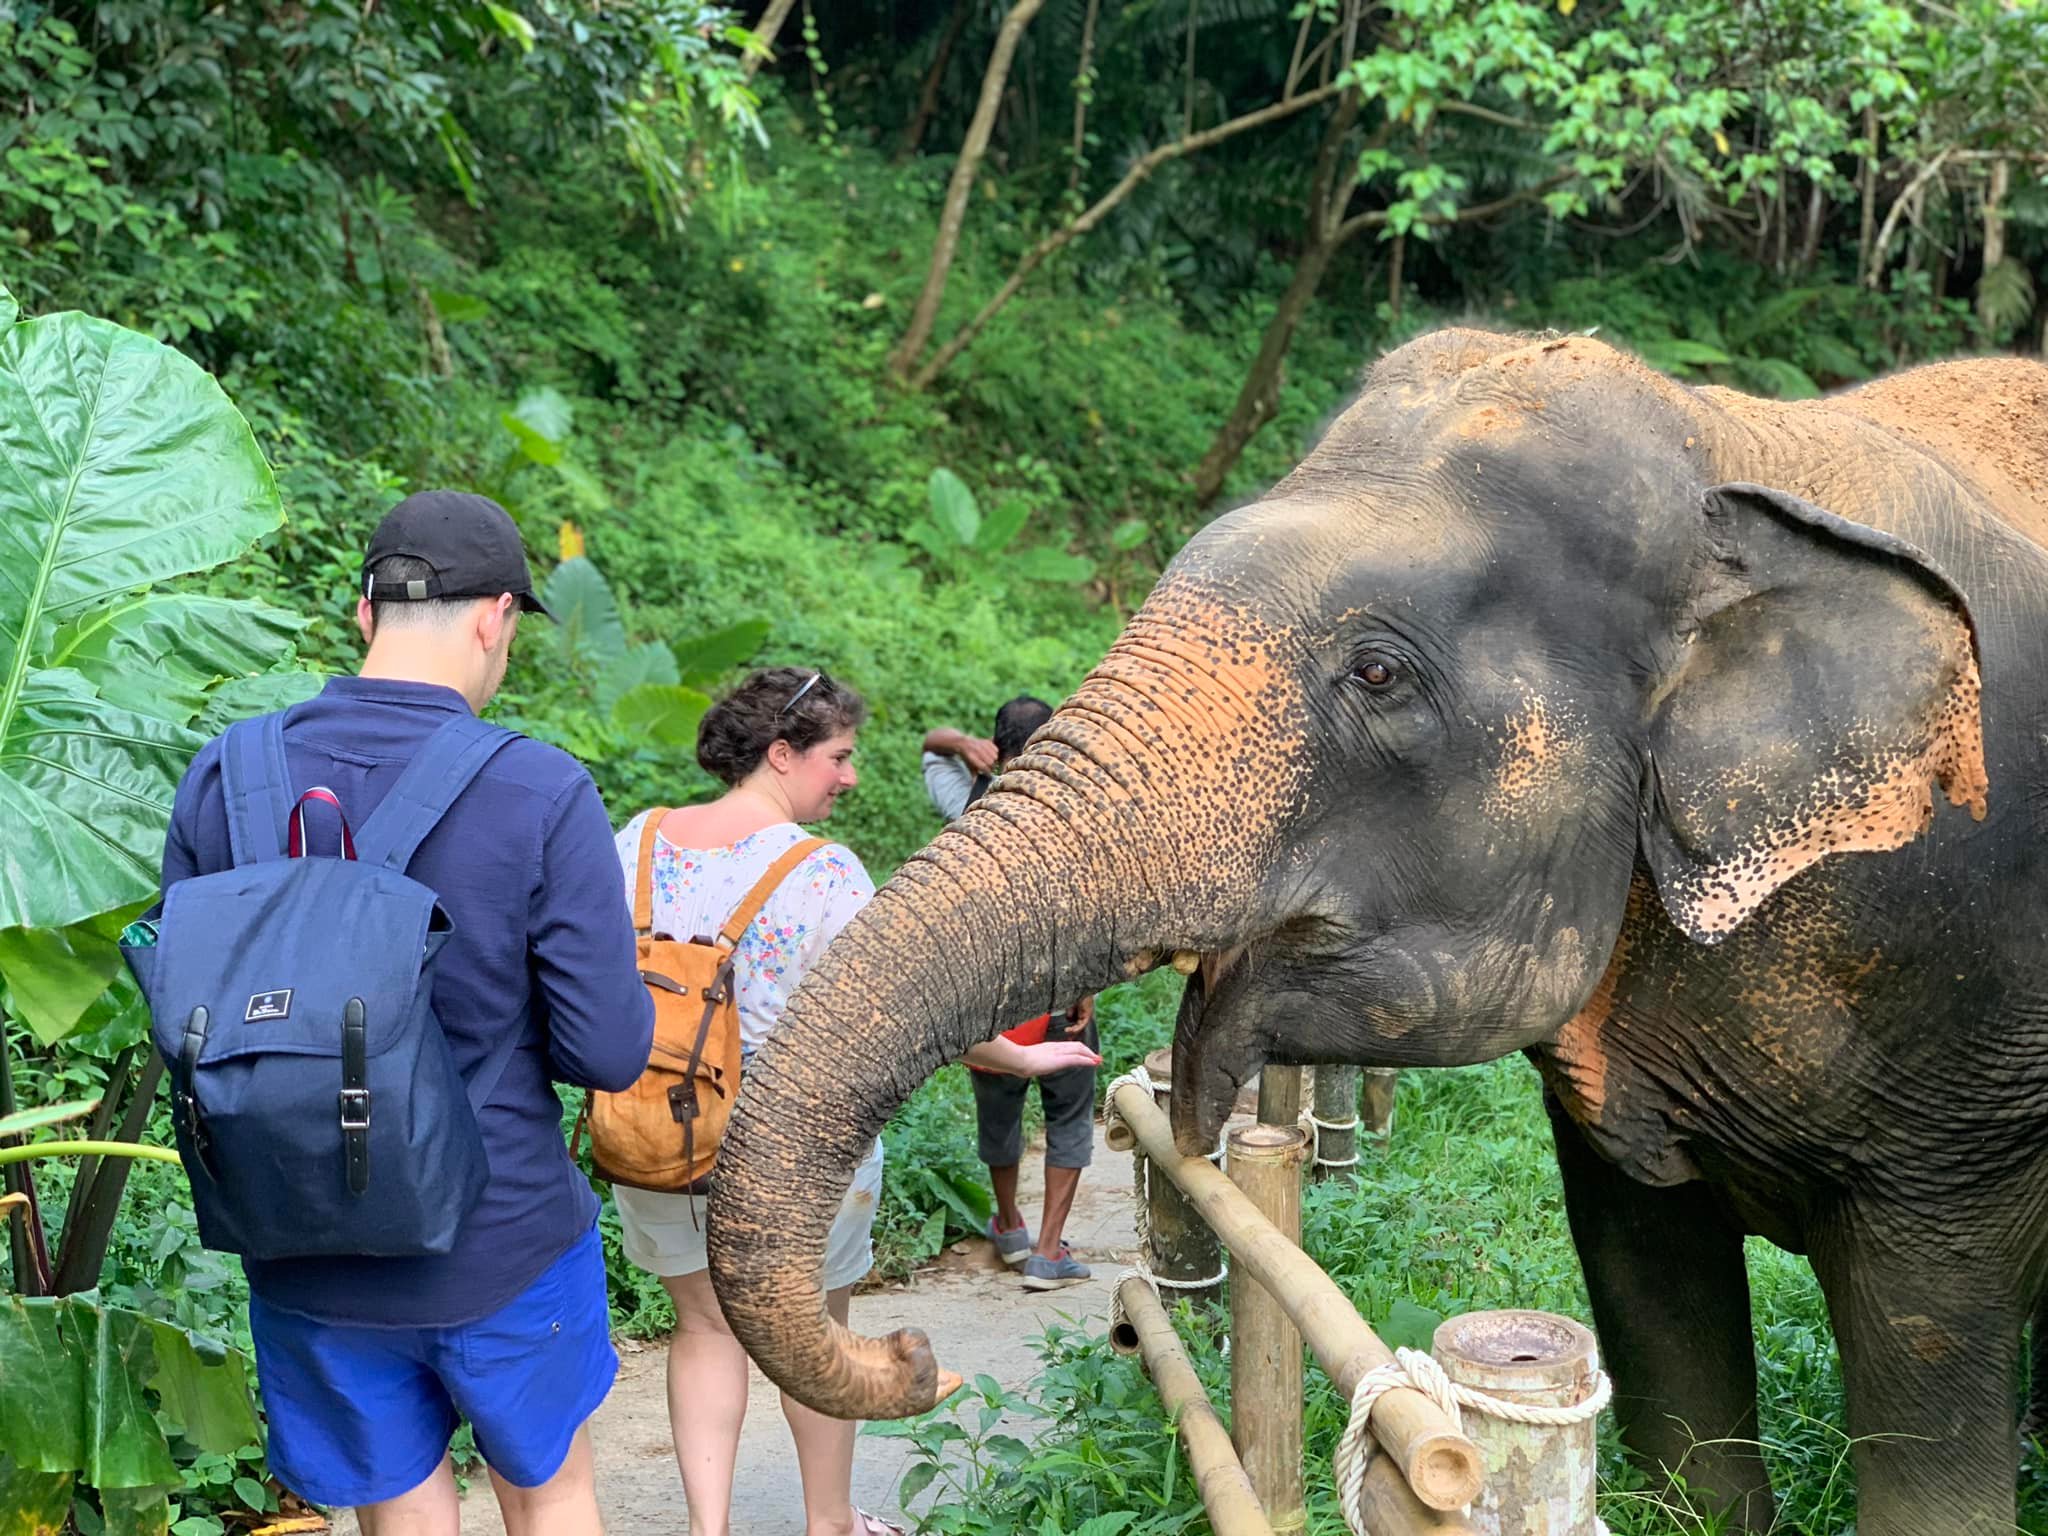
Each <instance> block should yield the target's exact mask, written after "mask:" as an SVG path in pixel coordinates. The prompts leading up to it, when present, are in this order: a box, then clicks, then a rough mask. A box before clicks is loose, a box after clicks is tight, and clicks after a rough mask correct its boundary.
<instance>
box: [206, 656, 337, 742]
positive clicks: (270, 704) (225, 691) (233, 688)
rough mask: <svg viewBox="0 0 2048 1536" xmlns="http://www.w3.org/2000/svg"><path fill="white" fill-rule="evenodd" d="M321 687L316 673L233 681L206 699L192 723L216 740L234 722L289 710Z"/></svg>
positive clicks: (320, 679)
mask: <svg viewBox="0 0 2048 1536" xmlns="http://www.w3.org/2000/svg"><path fill="white" fill-rule="evenodd" d="M324 683H325V679H323V678H322V677H321V676H320V674H319V673H317V672H265V673H263V674H262V675H261V676H259V677H237V678H233V679H231V680H230V681H228V682H225V683H222V684H221V685H220V686H219V687H218V688H216V689H214V690H213V691H212V692H211V693H209V694H208V695H207V696H206V708H205V709H204V710H202V711H200V715H199V719H198V721H197V722H196V723H197V725H198V727H199V734H200V735H202V736H218V735H219V734H220V733H221V732H222V731H224V730H226V729H227V728H228V727H229V726H231V725H233V724H234V723H235V722H236V721H237V720H246V719H248V718H249V717H250V716H251V715H267V714H270V713H272V712H273V711H276V710H280V709H290V708H291V707H292V705H294V704H297V703H300V702H301V701H303V700H305V699H310V698H311V697H313V695H314V694H316V693H318V692H319V691H320V689H321V687H322V686H323V685H324Z"/></svg>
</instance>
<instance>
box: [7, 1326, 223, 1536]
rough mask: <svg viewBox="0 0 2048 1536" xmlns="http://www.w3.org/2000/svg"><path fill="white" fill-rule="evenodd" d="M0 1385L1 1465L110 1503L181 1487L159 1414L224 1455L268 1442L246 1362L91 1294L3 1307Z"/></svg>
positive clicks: (193, 1439) (196, 1441) (202, 1445)
mask: <svg viewBox="0 0 2048 1536" xmlns="http://www.w3.org/2000/svg"><path fill="white" fill-rule="evenodd" d="M0 1376H4V1377H5V1379H6V1381H7V1385H8V1390H7V1391H6V1392H4V1393H0V1456H9V1457H12V1458H13V1460H14V1463H15V1465H16V1466H17V1467H20V1468H23V1469H25V1470H27V1471H31V1472H46V1473H63V1472H79V1473H82V1474H83V1475H84V1481H85V1482H87V1483H89V1484H91V1485H92V1486H94V1487H96V1488H98V1489H100V1490H101V1492H102V1494H103V1495H104V1494H106V1493H107V1492H108V1491H110V1490H114V1489H137V1490H145V1489H156V1490H161V1489H162V1488H164V1487H166V1486H173V1487H174V1486H176V1485H177V1482H178V1469H177V1465H176V1463H175V1462H173V1461H172V1459H171V1453H170V1446H169V1444H168V1443H167V1442H166V1441H165V1439H164V1431H163V1428H162V1427H161V1426H160V1425H159V1424H158V1422H157V1417H158V1413H159V1412H161V1413H162V1415H163V1417H164V1418H165V1419H166V1420H168V1421H169V1422H170V1423H171V1424H172V1425H173V1426H174V1427H175V1428H176V1429H177V1430H178V1432H179V1433H180V1434H182V1435H183V1436H184V1437H185V1438H186V1439H187V1440H189V1441H191V1442H192V1443H193V1444H194V1445H197V1446H199V1447H200V1448H201V1449H203V1450H210V1451H214V1452H217V1453H219V1454H222V1455H227V1454H230V1453H232V1452H233V1451H234V1450H235V1449H236V1448H237V1447H239V1446H243V1445H246V1444H248V1443H249V1442H250V1441H251V1440H254V1439H256V1438H258V1431H257V1425H256V1417H255V1411H254V1409H253V1407H252V1405H251V1403H250V1399H249V1383H248V1363H247V1362H246V1361H245V1360H244V1359H243V1357H242V1356H241V1355H239V1354H236V1353H235V1352H233V1351H232V1350H228V1349H224V1348H222V1347H221V1346H219V1345H216V1344H213V1343H211V1342H210V1341H207V1340H203V1339H195V1338H194V1337H193V1336H192V1335H190V1334H188V1333H186V1332H185V1331H184V1330H183V1329H179V1328H175V1327H173V1326H171V1325H170V1324H168V1323H163V1322H159V1321H157V1320H156V1319H154V1318H149V1317H144V1316H143V1315H142V1314H141V1313H139V1312H130V1311H126V1310H124V1309H121V1308H116V1307H103V1306H100V1305H99V1304H98V1298H97V1297H96V1296H94V1295H93V1294H92V1293H91V1292H82V1293H80V1294H78V1295H75V1296H63V1297H57V1298H52V1299H43V1298H38V1299H34V1300H30V1299H27V1298H24V1297H20V1296H4V1297H0ZM152 1396H153V1397H154V1401H152ZM146 1502H147V1501H146V1500H145V1503H146ZM158 1502H161V1493H160V1491H159V1494H158ZM108 1515H109V1529H110V1530H111V1529H112V1515H113V1511H112V1509H111V1508H110V1509H109V1510H108ZM141 1518H142V1525H141V1526H139V1527H137V1528H148V1520H149V1515H148V1513H147V1511H146V1510H143V1511H141ZM159 1528H160V1527H159Z"/></svg>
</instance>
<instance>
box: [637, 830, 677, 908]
mask: <svg viewBox="0 0 2048 1536" xmlns="http://www.w3.org/2000/svg"><path fill="white" fill-rule="evenodd" d="M672 809H673V807H672V806H666V805H657V806H655V807H654V808H653V809H652V810H650V811H649V812H648V813H647V821H646V823H645V824H644V825H643V826H642V827H641V828H640V862H639V863H638V864H637V865H635V866H634V874H633V931H634V932H635V933H646V932H648V931H649V930H650V929H652V928H653V927H654V840H655V839H656V838H657V837H659V836H660V835H661V819H662V817H664V816H666V815H667V814H668V813H669V812H670V810H672Z"/></svg>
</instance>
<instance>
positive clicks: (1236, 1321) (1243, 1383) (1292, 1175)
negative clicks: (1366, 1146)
mask: <svg viewBox="0 0 2048 1536" xmlns="http://www.w3.org/2000/svg"><path fill="white" fill-rule="evenodd" d="M1299 1081H1300V1079H1299V1076H1298V1075H1297V1077H1296V1083H1297V1086H1298V1085H1299ZM1260 1097H1261V1098H1262V1099H1263V1098H1264V1094H1263V1092H1262V1093H1261V1095H1260ZM1261 1107H1262V1108H1263V1105H1262V1106H1261ZM1307 1155H1308V1136H1307V1134H1306V1133H1305V1132H1303V1130H1302V1129H1301V1127H1300V1126H1298V1125H1292V1124H1289V1125H1247V1126H1243V1127H1241V1128H1239V1129H1238V1130H1235V1131H1232V1132H1231V1133H1230V1182H1231V1183H1233V1184H1235V1185H1236V1186H1237V1187H1238V1188H1239V1189H1240V1190H1242V1191H1243V1192H1244V1196H1245V1198H1246V1199H1247V1200H1249V1201H1250V1202H1251V1204H1252V1206H1253V1208H1254V1209H1256V1210H1257V1211H1258V1213H1259V1214H1260V1215H1261V1216H1263V1217H1265V1218H1266V1220H1267V1221H1269V1222H1271V1223H1272V1224H1273V1225H1274V1226H1275V1227H1276V1228H1278V1229H1279V1233H1280V1236H1282V1237H1284V1238H1285V1239H1287V1241H1288V1242H1290V1243H1295V1244H1299V1243H1300V1241H1301V1165H1302V1162H1303V1160H1304V1159H1305V1158H1306V1157H1307ZM1302 1377H1303V1367H1302V1358H1301V1332H1300V1330H1299V1329H1297V1328H1296V1327H1295V1326H1294V1324H1293V1323H1292V1322H1291V1321H1289V1319H1288V1316H1287V1308H1286V1306H1285V1305H1284V1304H1283V1303H1282V1301H1281V1299H1280V1298H1279V1297H1278V1296H1276V1295H1275V1294H1274V1293H1273V1292H1271V1291H1269V1290H1268V1289H1267V1288H1266V1287H1265V1286H1263V1285H1261V1284H1259V1282H1258V1281H1256V1280H1254V1279H1252V1278H1250V1277H1249V1276H1247V1275H1245V1274H1242V1273H1240V1274H1239V1275H1238V1276H1237V1277H1236V1278H1235V1279H1234V1280H1233V1281H1232V1283H1231V1287H1230V1438H1231V1440H1232V1442H1233V1443H1234V1444H1235V1445H1236V1446H1237V1455H1238V1459H1239V1460H1240V1461H1242V1462H1243V1463H1244V1470H1245V1475H1246V1476H1248V1477H1249V1478H1250V1479H1251V1480H1252V1487H1253V1488H1255V1489H1256V1490H1257V1491H1258V1495H1259V1504H1260V1506H1261V1507H1262V1508H1263V1509H1264V1510H1265V1511H1266V1519H1267V1521H1268V1522H1269V1523H1270V1524H1271V1525H1272V1527H1273V1529H1274V1531H1275V1532H1286V1531H1298V1530H1300V1529H1301V1528H1302V1527H1303V1526H1305V1525H1306V1524H1307V1523H1308V1505H1307V1500H1306V1498H1305V1497H1304V1495H1303V1491H1302V1481H1301V1405H1302V1400H1303V1398H1304V1397H1305V1396H1306V1395H1307V1394H1306V1384H1305V1382H1304V1381H1303V1379H1302Z"/></svg>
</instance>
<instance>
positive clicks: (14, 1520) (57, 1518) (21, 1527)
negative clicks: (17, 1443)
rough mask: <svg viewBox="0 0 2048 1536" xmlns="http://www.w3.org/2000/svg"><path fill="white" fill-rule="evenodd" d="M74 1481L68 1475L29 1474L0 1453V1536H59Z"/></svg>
mask: <svg viewBox="0 0 2048 1536" xmlns="http://www.w3.org/2000/svg"><path fill="white" fill-rule="evenodd" d="M74 1480H75V1479H74V1478H73V1475H72V1474H71V1473H69V1472H30V1471H28V1470H27V1469H26V1468H23V1467H17V1466H16V1465H15V1464H14V1462H13V1460H12V1459H11V1458H10V1457H9V1456H7V1455H6V1453H5V1452H0V1536H61V1533H62V1532H63V1531H64V1530H65V1529H66V1526H65V1521H66V1518H67V1517H68V1516H69V1515H70V1513H71V1485H72V1483H73V1482H74Z"/></svg>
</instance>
